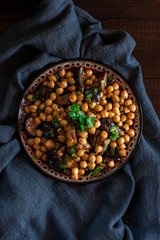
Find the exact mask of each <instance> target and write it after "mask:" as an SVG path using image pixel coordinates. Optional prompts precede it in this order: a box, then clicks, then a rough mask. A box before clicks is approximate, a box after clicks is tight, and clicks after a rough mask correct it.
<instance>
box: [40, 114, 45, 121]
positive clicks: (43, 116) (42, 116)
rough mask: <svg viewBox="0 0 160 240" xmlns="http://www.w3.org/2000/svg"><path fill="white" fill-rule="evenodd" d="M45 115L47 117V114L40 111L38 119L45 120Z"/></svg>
mask: <svg viewBox="0 0 160 240" xmlns="http://www.w3.org/2000/svg"><path fill="white" fill-rule="evenodd" d="M46 117H47V115H46V114H45V113H40V114H39V118H40V120H42V121H45V120H46Z"/></svg>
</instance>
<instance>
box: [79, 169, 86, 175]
mask: <svg viewBox="0 0 160 240" xmlns="http://www.w3.org/2000/svg"><path fill="white" fill-rule="evenodd" d="M84 174H85V170H84V169H83V168H80V169H79V175H80V176H83V175H84Z"/></svg>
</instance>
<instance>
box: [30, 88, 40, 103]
mask: <svg viewBox="0 0 160 240" xmlns="http://www.w3.org/2000/svg"><path fill="white" fill-rule="evenodd" d="M38 93H39V92H38V91H36V92H34V93H33V97H32V99H31V101H32V102H34V101H35V100H38Z"/></svg>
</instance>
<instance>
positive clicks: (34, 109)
mask: <svg viewBox="0 0 160 240" xmlns="http://www.w3.org/2000/svg"><path fill="white" fill-rule="evenodd" d="M29 110H30V111H31V112H32V113H35V112H36V111H37V106H36V105H31V106H29Z"/></svg>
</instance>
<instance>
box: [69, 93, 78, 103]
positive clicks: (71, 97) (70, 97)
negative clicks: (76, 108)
mask: <svg viewBox="0 0 160 240" xmlns="http://www.w3.org/2000/svg"><path fill="white" fill-rule="evenodd" d="M69 99H70V101H71V102H76V100H77V96H76V94H74V93H72V94H70V95H69Z"/></svg>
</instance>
